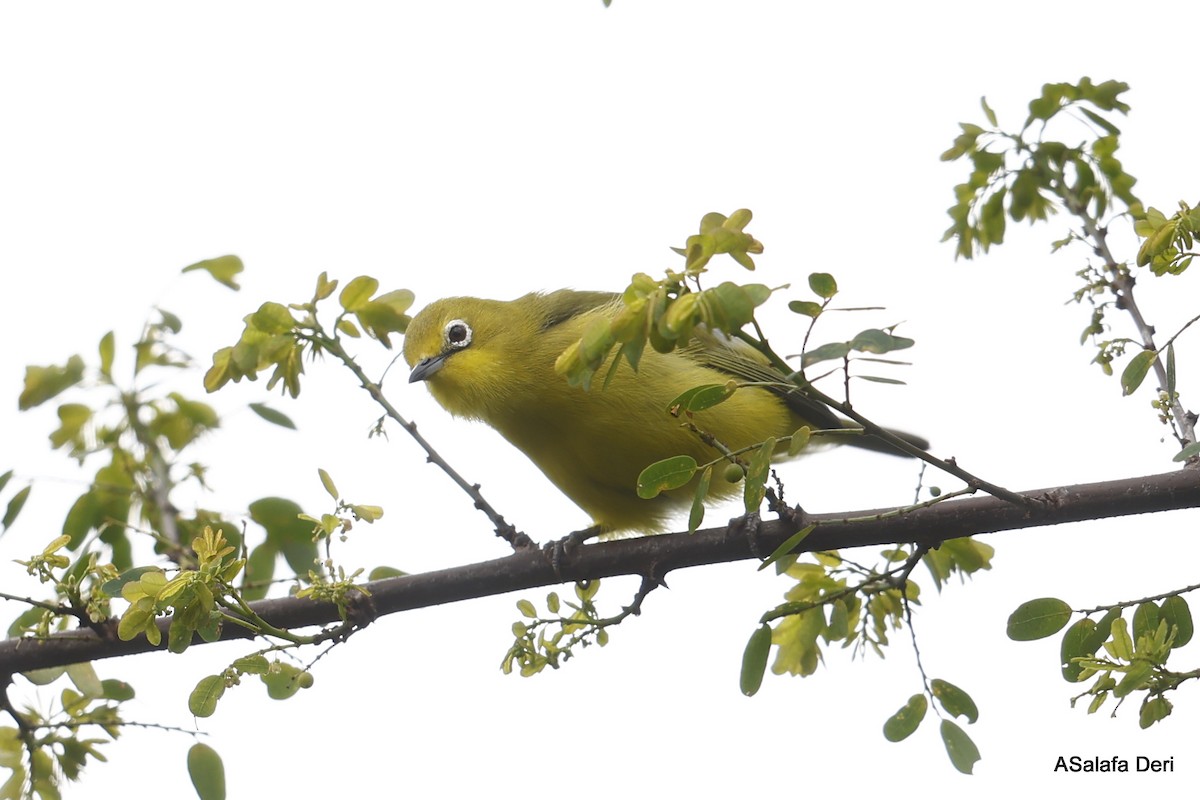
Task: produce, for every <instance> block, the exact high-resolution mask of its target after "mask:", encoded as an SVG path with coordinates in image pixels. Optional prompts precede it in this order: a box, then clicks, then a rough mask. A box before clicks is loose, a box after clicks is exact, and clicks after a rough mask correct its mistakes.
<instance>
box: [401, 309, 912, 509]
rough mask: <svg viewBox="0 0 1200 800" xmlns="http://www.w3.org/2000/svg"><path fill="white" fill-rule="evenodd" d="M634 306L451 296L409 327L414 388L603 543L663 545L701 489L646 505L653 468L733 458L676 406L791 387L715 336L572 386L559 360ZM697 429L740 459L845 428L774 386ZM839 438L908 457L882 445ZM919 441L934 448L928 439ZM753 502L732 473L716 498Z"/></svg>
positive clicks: (734, 400) (711, 412) (701, 420)
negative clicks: (742, 495)
mask: <svg viewBox="0 0 1200 800" xmlns="http://www.w3.org/2000/svg"><path fill="white" fill-rule="evenodd" d="M622 307H623V306H622V303H621V300H620V296H619V295H615V294H610V293H607V292H583V291H573V290H569V289H563V290H560V291H556V292H550V293H548V294H538V293H534V294H527V295H525V296H524V297H519V298H517V299H516V300H511V301H498V300H481V299H478V298H474V297H451V298H446V299H443V300H438V301H436V302H433V303H431V304H430V305H428V306H427V307H426V308H425V309H423V310H422V311H421V312H420V313H419V314H417V315H416V317H415V318H414V319H413V320H412V322H411V323H410V324H409V326H408V331H407V332H406V334H405V339H404V358H405V360H406V361H408V364H409V366H410V367H412V373H411V376H410V378H409V381H410V382H413V381H424V382H425V383H426V385H427V386H428V387H429V390H430V392H432V393H433V396H434V398H435V399H437V401H438V402H439V403H441V405H442V406H443V407H444V408H445V409H446V410H447V411H449V412H450V413H451V414H453V415H455V416H459V417H467V418H469V419H478V420H482V421H484V422H486V423H487V424H488V425H491V426H492V427H493V428H495V429H496V430H497V431H499V432H500V434H501V435H503V436H504V438H506V439H508V441H509V442H511V443H512V444H513V445H514V446H516V447H517V449H519V450H520V451H521V452H523V453H525V455H527V456H528V457H529V458H530V459H531V460H532V461H533V463H534V464H536V465H537V466H538V468H540V469H541V470H542V472H544V473H545V474H546V477H547V478H549V479H550V481H551V482H552V483H554V485H555V486H557V487H558V488H559V489H560V490H561V491H562V492H563V493H564V494H565V495H567V497H569V498H570V499H571V500H572V501H574V502H575V504H576V505H578V506H579V507H580V508H582V509H583V510H584V511H586V512H587V513H588V514H590V515H591V517H592V520H593V522H594V524H595V525H596V526H597V527H598V528H599V529H600V530H601V531H603V532H616V531H637V532H642V533H653V532H658V531H662V530H664V529H665V527H666V526H667V524H668V522H669V521H670V518H671V516H672V515H673V514H674V513H675V512H677V511H679V510H680V509H681V508H683V507H686V506H687V505H688V504H689V503H690V502H691V498H692V495H693V493H694V492H693V488H694V487H693V486H692V485H688V486H684V487H683V488H680V489H675V490H672V491H668V492H664V493H662V494H660V495H658V496H657V497H655V498H653V499H650V500H646V499H642V498H640V497H639V496H638V494H637V490H636V486H637V479H638V475H639V474H640V473H641V472H642V470H643V469H644V468H645V467H647V466H649V465H650V464H651V463H653V462H655V461H659V460H661V459H664V458H669V457H671V456H677V455H690V456H692V457H693V458H695V459H696V461H697V462H698V463H700V464H704V463H706V462H709V461H711V460H713V459H714V458H717V457H718V456H719V453H718V452H717V451H716V450H714V449H713V448H712V447H711V446H709V445H707V444H705V443H704V442H703V441H701V439H700V438H699V437H698V436H697V435H696V434H695V432H693V431H690V430H687V429H686V428H684V427H682V426H681V424H680V420H678V419H675V418H673V417H671V416H670V415H669V414H668V413H667V405H668V403H670V402H671V400H673V399H674V398H676V397H677V396H679V395H680V394H681V393H682V392H684V391H686V390H688V389H691V388H693V387H696V386H700V385H703V384H723V383H726V382H727V381H728V380H730V378H734V379H740V380H742V381H763V380H765V381H777V382H778V381H782V380H783V376H782V375H780V374H779V373H778V372H776V371H775V370H774V369H773V368H772V367H771V366H770V365H769V364H768V363H767V362H766V361H765V359H763V358H762V357H761V356H760V355H759V354H758V353H757V352H755V351H753V350H752V349H751V348H750V347H749V346H746V345H744V344H742V343H740V342H737V341H734V340H723V339H718V338H717V337H716V336H713V335H711V334H709V335H707V336H704V337H703V339H700V338H698V339H694V340H693V341H692V342H691V343H690V344H689V346H687V347H685V348H683V349H677V350H674V351H672V352H670V353H666V354H663V353H659V352H657V351H654V350H652V349H650V348H647V349H646V350H645V352H644V353H643V355H642V357H641V362H640V364H639V366H638V369H637V371H636V372H635V371H634V370H633V369H632V368H631V367H630V366H629V364H627V363H622V364H620V365H619V366H618V368H617V370H616V372H615V374H614V375H613V377H612V379H611V381H609V383H608V385H606V386H602V385H601V384H602V383H603V381H602V380H597V381H596V385H594V386H592V387H591V388H590V389H587V390H584V389H582V388H580V387H577V386H571V385H569V384H568V382H567V381H566V380H565V379H564V378H563V377H562V376H561V375H559V374H557V373H556V372H555V370H554V363H555V360H556V359H557V358H558V356H559V354H560V353H562V352H563V351H564V350H566V349H567V347H568V346H569V345H571V344H572V343H573V342H575V341H577V340H578V339H579V338H580V335H581V333H582V332H583V331H584V329H585V328H586V327H587V326H588V323H589V322H591V321H592V320H594V319H595V318H597V317H598V316H605V317H612V316H615V315H616V314H617V313H618V312H619V311H620V310H621V308H622ZM610 358H611V356H610ZM603 370H604V371H606V370H607V365H606V366H605V367H604V368H603ZM603 374H604V372H603V371H602V372H601V375H603ZM785 395H786V397H785ZM695 421H696V425H697V426H698V427H700V428H702V429H703V430H705V431H707V432H709V433H711V434H712V435H713V436H714V437H715V438H716V439H717V440H718V441H719V442H721V443H722V444H724V445H726V446H727V447H729V448H732V449H737V448H741V447H744V446H747V445H752V444H755V443H757V442H761V441H764V440H765V439H767V438H768V437H771V436H774V437H783V436H788V435H790V434H792V433H793V432H795V431H796V430H797V429H798V428H799V427H801V426H802V425H809V426H811V427H812V428H814V429H817V428H838V427H842V422H841V421H840V420H839V418H838V417H837V416H836V415H835V414H833V412H831V411H830V410H829V409H828V408H827V407H826V406H824V405H821V404H819V403H816V402H815V401H812V400H810V399H808V398H806V397H804V396H803V395H801V394H799V393H798V392H791V393H786V392H781V391H773V390H771V389H768V388H762V387H749V388H743V389H741V390H739V391H737V392H735V393H734V394H733V396H731V397H730V398H729V399H728V400H726V401H725V402H723V403H721V404H720V405H717V406H715V407H713V408H710V409H707V410H704V411H699V412H696V420H695ZM838 438H839V441H846V442H847V443H850V444H855V445H858V446H862V447H868V448H871V449H876V450H885V451H889V452H895V451H893V450H890V449H889V448H888V447H887V445H885V444H884V443H883V442H882V441H880V440H877V439H873V438H871V437H866V436H843V437H838ZM905 438H906V439H909V440H910V441H912V442H914V443H916V444H918V445H919V446H922V447H923V446H925V445H924V443H923V442H922V441H921V440H920V439H918V438H917V437H911V436H907V435H906V436H905ZM740 491H741V487H740V484H731V483H729V482H727V481H725V480H723V479H722V478H721V477H720V473H719V472H718V476H717V477H715V478H714V479H713V481H712V483H711V486H710V491H709V495H710V496H711V497H715V498H720V497H729V496H730V495H734V494H736V493H738V492H740Z"/></svg>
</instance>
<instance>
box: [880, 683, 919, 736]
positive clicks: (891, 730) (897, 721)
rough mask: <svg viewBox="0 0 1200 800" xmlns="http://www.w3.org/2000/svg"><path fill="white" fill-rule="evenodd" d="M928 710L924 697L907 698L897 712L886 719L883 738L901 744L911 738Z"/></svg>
mask: <svg viewBox="0 0 1200 800" xmlns="http://www.w3.org/2000/svg"><path fill="white" fill-rule="evenodd" d="M928 709H929V701H928V700H926V699H925V695H923V694H914V695H913V696H912V697H910V698H908V702H907V703H905V704H904V705H903V706H901V708H900V710H899V711H897V712H896V713H895V714H892V715H891V716H890V717H888V718H887V722H885V723H883V738H885V739H887V740H888V741H889V742H902V741H904V740H905V739H907V738H908V737H909V736H912V734H913V732H914V731H916V729H917V727H918V726H919V725H920V724H921V720H923V719H925V712H926V711H927V710H928Z"/></svg>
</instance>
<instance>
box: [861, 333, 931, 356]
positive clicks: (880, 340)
mask: <svg viewBox="0 0 1200 800" xmlns="http://www.w3.org/2000/svg"><path fill="white" fill-rule="evenodd" d="M914 344H916V342H915V341H914V340H912V339H909V338H906V337H904V336H893V335H892V334H890V333H887V332H886V331H881V330H878V329H877V328H868V329H867V330H865V331H861V332H860V333H858V334H857V335H856V336H855V337H854V338H853V339H851V340H850V348H851V349H852V350H858V351H860V352H863V353H875V354H876V355H882V354H883V353H890V352H892V351H894V350H905V349H907V348H909V347H912V346H913V345H914Z"/></svg>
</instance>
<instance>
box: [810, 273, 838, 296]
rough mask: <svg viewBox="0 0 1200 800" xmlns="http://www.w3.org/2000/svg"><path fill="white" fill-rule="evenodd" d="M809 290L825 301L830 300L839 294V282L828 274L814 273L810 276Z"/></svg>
mask: <svg viewBox="0 0 1200 800" xmlns="http://www.w3.org/2000/svg"><path fill="white" fill-rule="evenodd" d="M808 288H810V289H812V291H813V294H815V295H816V296H817V297H820V298H822V299H824V300H828V299H829V298H831V297H833V296H834V295H835V294H837V290H838V288H837V281H836V280H834V278H833V276H832V275H830V274H829V273H828V272H814V273H812V274H811V275H809V276H808Z"/></svg>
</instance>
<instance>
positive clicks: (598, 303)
mask: <svg viewBox="0 0 1200 800" xmlns="http://www.w3.org/2000/svg"><path fill="white" fill-rule="evenodd" d="M617 297H619V295H616V294H614V293H612V292H580V291H576V290H574V289H559V290H558V291H556V292H549V293H548V294H539V295H534V296H533V298H534V302H535V305H536V307H537V314H538V318H539V319H540V320H541V324H540V325H539V328H540V329H541V330H542V331H543V332H544V331H548V330H550V329H551V328H553V327H555V326H556V325H561V324H563V323H564V322H566V321H567V320H570V319H574V318H575V317H578V316H579V315H580V314H586V313H588V312H589V311H594V310H595V309H597V308H600V307H602V306H606V305H610V304H611V303H612V302H613V301H615V300H616V299H617Z"/></svg>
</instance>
